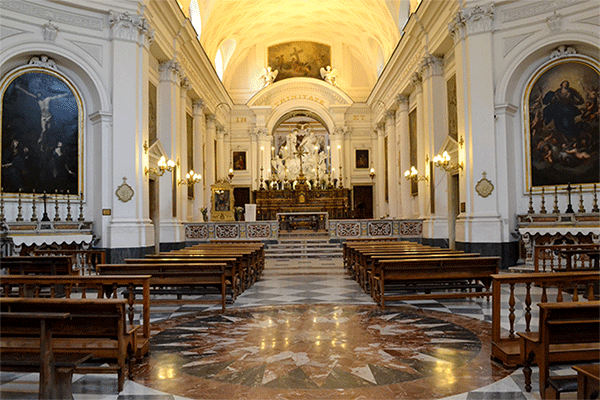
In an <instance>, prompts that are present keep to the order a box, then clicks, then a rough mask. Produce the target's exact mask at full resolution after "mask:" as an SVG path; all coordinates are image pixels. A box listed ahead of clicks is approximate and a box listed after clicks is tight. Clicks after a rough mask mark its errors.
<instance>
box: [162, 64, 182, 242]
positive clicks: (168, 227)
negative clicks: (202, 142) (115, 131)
mask: <svg viewBox="0 0 600 400" xmlns="http://www.w3.org/2000/svg"><path fill="white" fill-rule="evenodd" d="M159 72H160V81H159V84H158V102H157V103H158V119H157V130H158V139H159V140H160V142H161V144H162V146H163V148H164V150H165V153H166V155H165V157H166V158H169V159H172V160H173V161H177V155H178V154H179V143H178V142H179V138H178V136H179V135H178V132H179V131H180V129H181V118H180V117H179V105H180V96H181V93H180V92H181V88H180V84H181V79H182V69H181V65H180V64H179V62H178V61H177V60H175V59H172V60H169V61H167V62H164V63H162V64H161V65H160V66H159ZM176 173H177V168H176V169H174V170H173V171H172V172H166V173H165V174H164V175H163V176H161V177H160V178H158V182H159V184H158V185H159V196H160V202H159V205H160V243H175V242H178V241H180V239H181V232H180V231H182V225H181V223H180V221H179V220H178V215H177V214H178V208H179V207H178V204H177V199H178V196H177V191H178V188H177V181H176Z"/></svg>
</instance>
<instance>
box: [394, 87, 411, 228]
mask: <svg viewBox="0 0 600 400" xmlns="http://www.w3.org/2000/svg"><path fill="white" fill-rule="evenodd" d="M396 103H397V105H398V108H397V110H396V138H397V143H398V150H399V151H398V152H397V154H399V157H400V160H399V162H397V163H396V164H397V165H398V164H399V168H400V170H399V171H398V174H399V176H398V179H399V180H400V187H399V188H398V192H399V197H400V202H399V204H398V206H399V208H398V214H397V215H398V217H400V218H410V217H411V214H412V213H411V212H410V210H411V200H412V199H411V195H410V182H408V181H407V180H406V179H404V178H403V177H402V176H403V174H404V171H406V170H407V169H410V153H409V151H410V140H409V128H408V105H409V97H408V96H406V95H403V94H399V95H398V96H396Z"/></svg>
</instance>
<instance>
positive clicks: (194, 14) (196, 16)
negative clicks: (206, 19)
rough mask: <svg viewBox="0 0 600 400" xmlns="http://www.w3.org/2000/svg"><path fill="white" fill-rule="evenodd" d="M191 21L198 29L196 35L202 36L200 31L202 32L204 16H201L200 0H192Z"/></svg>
mask: <svg viewBox="0 0 600 400" xmlns="http://www.w3.org/2000/svg"><path fill="white" fill-rule="evenodd" d="M190 21H191V22H192V26H193V27H194V29H195V30H196V35H198V36H200V33H201V32H202V17H201V16H200V7H199V6H198V0H192V1H191V2H190Z"/></svg>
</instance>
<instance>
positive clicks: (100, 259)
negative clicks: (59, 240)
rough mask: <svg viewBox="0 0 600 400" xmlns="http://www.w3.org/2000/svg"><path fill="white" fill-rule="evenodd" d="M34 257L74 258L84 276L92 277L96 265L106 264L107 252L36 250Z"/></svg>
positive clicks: (92, 250) (99, 250) (97, 250)
mask: <svg viewBox="0 0 600 400" xmlns="http://www.w3.org/2000/svg"><path fill="white" fill-rule="evenodd" d="M33 255H34V256H60V255H65V256H72V257H73V258H74V261H75V264H76V265H77V268H78V269H79V270H80V271H81V274H82V275H86V272H87V274H88V275H92V274H93V273H95V271H96V265H98V264H106V251H105V250H101V249H85V250H84V249H77V250H74V249H65V250H34V251H33Z"/></svg>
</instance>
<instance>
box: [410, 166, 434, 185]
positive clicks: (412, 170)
mask: <svg viewBox="0 0 600 400" xmlns="http://www.w3.org/2000/svg"><path fill="white" fill-rule="evenodd" d="M404 177H405V178H406V180H407V181H411V180H412V181H415V182H419V181H427V180H429V177H427V176H419V172H418V171H417V169H416V168H415V167H414V165H413V166H412V167H410V169H407V170H406V171H404Z"/></svg>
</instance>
